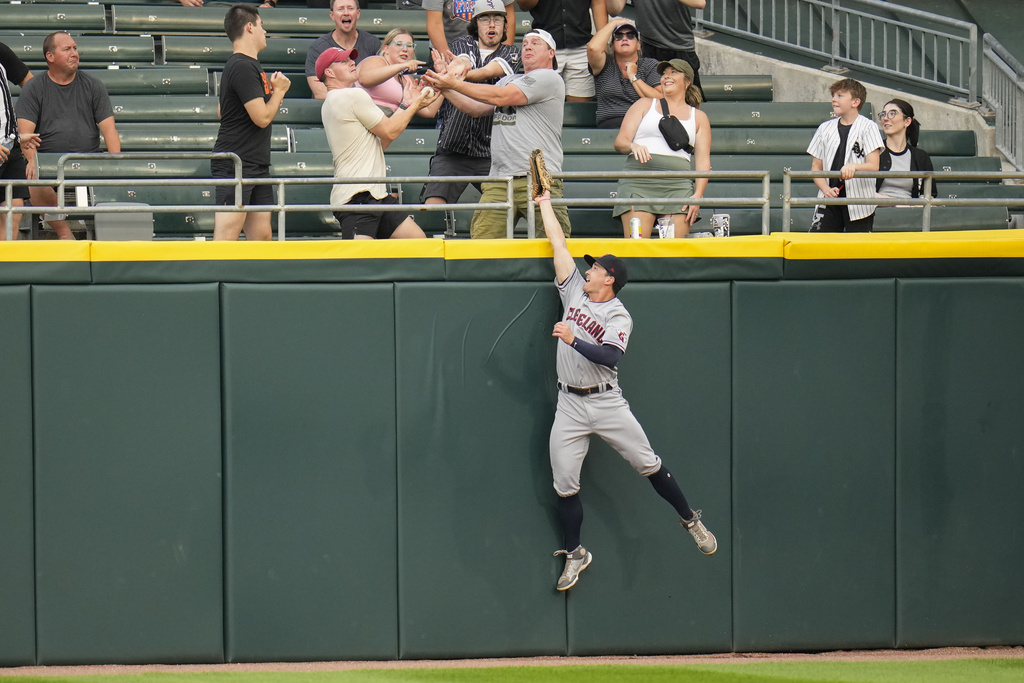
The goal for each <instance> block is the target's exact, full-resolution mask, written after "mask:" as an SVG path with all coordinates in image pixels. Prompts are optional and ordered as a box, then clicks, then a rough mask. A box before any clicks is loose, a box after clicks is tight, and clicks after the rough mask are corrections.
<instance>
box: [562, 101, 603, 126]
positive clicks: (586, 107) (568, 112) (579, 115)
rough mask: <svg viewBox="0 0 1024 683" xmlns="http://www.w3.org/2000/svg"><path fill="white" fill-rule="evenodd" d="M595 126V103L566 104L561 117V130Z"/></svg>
mask: <svg viewBox="0 0 1024 683" xmlns="http://www.w3.org/2000/svg"><path fill="white" fill-rule="evenodd" d="M596 126H597V103H596V102H566V103H565V109H564V112H563V115H562V127H563V128H594V127H596Z"/></svg>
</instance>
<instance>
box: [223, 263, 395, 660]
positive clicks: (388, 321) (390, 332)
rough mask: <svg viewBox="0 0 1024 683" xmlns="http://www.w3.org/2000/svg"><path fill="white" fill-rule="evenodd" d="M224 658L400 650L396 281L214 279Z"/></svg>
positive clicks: (386, 655)
mask: <svg viewBox="0 0 1024 683" xmlns="http://www.w3.org/2000/svg"><path fill="white" fill-rule="evenodd" d="M223 293H224V301H223V310H224V316H223V334H224V386H225V390H224V413H225V417H224V420H225V421H224V425H225V429H224V459H225V511H226V519H225V529H226V531H225V536H226V539H225V541H226V544H225V545H226V566H227V572H226V594H227V595H226V622H227V623H226V632H227V660H228V661H254V660H255V661H282V660H312V659H334V660H338V659H394V658H396V657H397V656H398V621H397V600H398V598H397V579H396V575H397V556H396V553H397V538H396V537H397V532H398V530H397V526H396V520H395V507H396V500H395V322H394V321H395V312H394V295H393V285H392V284H391V283H386V284H352V285H344V286H343V285H332V284H321V285H314V284H309V285H224V290H223Z"/></svg>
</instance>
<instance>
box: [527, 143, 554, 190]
mask: <svg viewBox="0 0 1024 683" xmlns="http://www.w3.org/2000/svg"><path fill="white" fill-rule="evenodd" d="M530 176H531V177H532V178H533V196H534V197H539V196H541V195H542V194H544V193H545V192H547V191H550V190H551V174H550V173H548V169H547V166H545V164H544V152H542V151H541V150H539V149H535V150H533V151H532V152H530Z"/></svg>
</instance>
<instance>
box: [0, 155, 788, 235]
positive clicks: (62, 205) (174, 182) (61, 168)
mask: <svg viewBox="0 0 1024 683" xmlns="http://www.w3.org/2000/svg"><path fill="white" fill-rule="evenodd" d="M95 158H102V159H104V160H116V159H143V158H144V159H183V158H188V159H202V158H231V159H233V160H234V161H235V162H236V168H235V178H234V179H230V180H229V179H224V178H220V179H214V178H133V179H132V181H131V182H132V184H134V185H136V186H143V187H145V186H197V185H215V186H216V185H235V186H236V193H235V200H236V203H235V205H234V206H230V207H226V206H218V205H155V206H150V207H149V208H151V209H153V210H155V211H156V212H160V213H216V212H222V211H226V210H230V211H236V212H246V213H252V212H263V211H271V212H276V213H277V214H278V226H277V227H278V230H277V233H278V239H279V240H284V239H286V228H285V226H286V215H287V213H288V212H290V211H296V212H324V211H330V212H332V213H333V212H355V211H364V210H365V207H363V206H359V205H332V204H292V205H289V204H287V203H286V199H287V196H286V195H287V190H286V187H287V186H289V185H324V184H331V185H333V184H336V183H338V179H336V178H334V177H333V176H322V177H273V178H242V176H241V166H240V161H238V157H237V156H236V155H234V154H212V153H191V152H162V153H142V152H122V153H119V154H105V153H101V154H82V153H75V154H65V155H63V156H61V157H60V158H59V159H58V161H57V181H56V182H57V186H58V192H57V206H56V207H40V206H32V207H20V208H19V207H13V206H11V201H10V193H11V192H12V188H13V187H14V186H16V185H18V186H20V185H28V186H33V185H53V184H54V181H53V180H34V181H16V180H6V181H0V182H3V183H4V184H5V185H6V188H7V193H8V201H7V206H6V207H0V211H3V212H4V213H5V214H6V225H7V235H8V239H10V238H11V236H12V235H13V216H14V215H15V214H24V213H42V212H48V211H50V210H56V211H57V212H59V213H63V212H64V211H66V210H67V209H68V208H69V207H68V206H67V204H66V202H65V199H64V188H65V186H66V185H68V184H72V185H89V186H94V187H104V186H121V185H124V182H125V181H124V179H123V178H84V177H82V178H80V177H76V178H73V179H68V178H67V175H66V166H67V164H68V163H69V162H72V161H75V160H79V159H95ZM553 177H554V178H556V179H572V180H592V181H601V180H609V179H619V178H693V179H695V178H708V179H709V180H713V179H722V180H724V179H760V180H761V182H762V187H761V196H759V197H732V198H730V197H723V198H692V199H688V200H687V203H688V204H694V205H697V206H760V207H761V210H762V220H761V230H762V233H763V234H765V235H767V234H769V232H770V227H769V217H770V197H771V195H770V180H771V179H770V174H769V172H768V171H687V172H677V171H622V172H613V171H602V172H597V171H595V172H567V173H558V174H553ZM513 180H514V178H513V177H511V176H383V177H380V176H367V177H358V178H345V180H344V184H354V183H407V182H408V183H424V182H485V181H496V182H506V183H507V184H508V192H507V198H506V201H505V202H491V203H471V202H466V203H456V204H388V205H379V206H375V207H374V210H375V211H408V212H421V211H451V210H453V209H456V208H457V209H462V210H477V209H484V210H491V209H493V210H504V211H506V212H507V221H506V237H508V238H512V237H514V228H515V226H514V224H513V221H514V216H515V211H514V208H515V207H514V201H513V200H514V196H513ZM243 182H244V183H245V184H254V185H275V186H277V188H278V200H277V203H276V204H274V205H264V206H242V205H241V186H242V183H243ZM678 201H679V199H678V198H673V197H653V198H646V199H644V202H645V203H671V202H678ZM635 203H636V200H635V199H630V198H614V199H598V198H594V199H589V198H584V199H565V198H555V199H553V200H552V204H553V205H555V206H593V207H605V206H609V207H611V206H623V205H628V204H635ZM76 208H77V207H76ZM137 212H138V207H134V206H90V207H88V213H92V214H96V213H137ZM535 235H536V219H535V215H534V206H533V204H532V203H530V204H529V206H528V209H527V237H529V238H532V237H534V236H535Z"/></svg>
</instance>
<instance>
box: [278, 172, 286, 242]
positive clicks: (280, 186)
mask: <svg viewBox="0 0 1024 683" xmlns="http://www.w3.org/2000/svg"><path fill="white" fill-rule="evenodd" d="M284 200H285V197H284V183H283V182H280V183H278V184H277V241H278V242H284V241H285V236H284V229H285V226H284V223H285V210H284V205H285V201H284Z"/></svg>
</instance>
